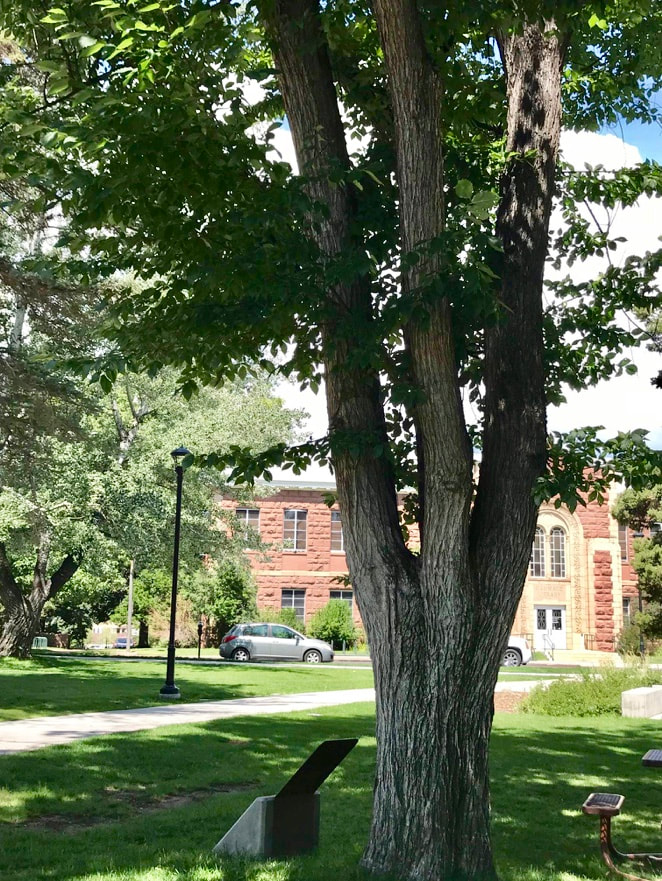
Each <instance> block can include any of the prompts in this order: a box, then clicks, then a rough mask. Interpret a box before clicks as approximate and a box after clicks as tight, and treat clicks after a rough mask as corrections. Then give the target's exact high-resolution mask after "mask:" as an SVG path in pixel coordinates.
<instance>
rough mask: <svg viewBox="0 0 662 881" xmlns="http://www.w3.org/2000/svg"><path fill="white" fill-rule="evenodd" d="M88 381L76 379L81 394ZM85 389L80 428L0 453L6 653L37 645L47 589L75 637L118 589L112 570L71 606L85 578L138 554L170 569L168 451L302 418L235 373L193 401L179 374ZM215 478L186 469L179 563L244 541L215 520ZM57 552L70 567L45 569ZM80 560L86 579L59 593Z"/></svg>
mask: <svg viewBox="0 0 662 881" xmlns="http://www.w3.org/2000/svg"><path fill="white" fill-rule="evenodd" d="M83 388H84V387H83V385H82V383H80V381H79V391H78V396H79V397H82V396H83V394H84V391H83ZM87 400H88V403H89V412H86V411H83V413H82V414H81V416H80V418H79V426H78V428H79V436H78V437H76V438H72V439H71V440H68V441H66V440H59V439H57V438H54V437H52V436H48V435H46V436H44V437H42V438H41V439H40V440H39V442H37V441H36V440H35V439H34V438H33V440H32V441H31V443H32V448H31V449H28V447H27V444H25V445H24V444H23V443H21V444H20V445H19V447H18V449H19V450H20V451H21V456H22V458H19V457H18V455H13V456H12V457H9V455H8V454H7V455H6V456H5V458H4V459H3V461H2V462H0V478H1V479H2V486H3V489H2V492H0V553H1V554H2V556H0V561H2V568H1V569H0V602H1V603H2V606H3V607H4V615H3V617H4V621H3V629H2V632H1V634H0V655H1V654H12V655H19V656H25V655H26V654H27V653H28V652H29V649H30V645H31V643H32V637H33V635H34V633H35V632H36V631H37V630H38V629H39V624H40V618H41V615H42V612H43V611H44V608H45V604H46V602H47V601H49V600H50V601H51V605H50V608H49V609H47V612H48V615H49V618H51V619H57V620H60V621H62V622H63V623H65V624H66V630H67V631H69V632H72V633H74V634H75V635H76V637H77V638H80V637H81V631H82V628H83V626H84V624H85V623H86V622H87V623H88V626H89V617H90V615H91V613H92V609H94V610H95V611H96V613H98V614H101V613H102V610H105V617H107V614H108V612H109V611H110V610H111V609H112V608H113V607H114V606H115V605H116V604H117V602H118V599H119V597H118V595H117V587H116V575H115V576H113V577H109V581H108V583H107V592H108V597H107V599H106V601H103V602H102V601H101V598H100V597H97V598H96V599H95V597H94V596H93V595H91V596H89V597H88V601H87V602H86V603H85V604H84V605H77V611H76V612H74V609H73V608H72V602H74V603H75V601H76V597H79V596H80V594H81V592H82V591H84V589H85V587H86V586H87V587H90V588H94V590H93V594H96V593H97V589H98V586H99V582H98V578H97V577H96V574H95V573H99V572H101V571H104V572H106V573H108V572H109V570H112V569H114V571H115V573H123V575H124V580H126V577H127V574H128V567H129V562H130V561H131V560H133V561H134V564H135V568H136V572H137V573H140V571H141V570H142V569H143V568H145V567H147V568H150V569H154V568H159V567H160V568H161V569H163V570H165V571H169V570H170V566H171V555H172V520H173V505H174V493H173V477H172V460H171V457H170V451H171V450H172V449H174V448H175V447H176V446H179V444H181V442H182V440H183V439H184V438H185V439H186V442H187V443H190V444H191V446H193V447H194V448H195V447H196V446H199V448H202V449H209V448H213V447H216V446H220V448H221V449H222V448H224V447H225V448H226V449H227V448H228V446H229V443H230V440H231V439H234V440H236V441H238V442H240V443H241V444H242V445H244V444H248V445H250V446H251V447H252V448H253V449H254V450H255V451H257V450H259V449H260V448H264V447H268V446H269V445H271V444H272V443H274V441H283V440H284V439H286V438H288V437H290V436H291V432H292V430H293V426H294V425H296V422H297V419H298V418H299V417H298V414H297V413H295V412H293V411H288V410H286V409H284V408H283V407H282V402H280V400H279V399H277V398H274V396H273V394H272V390H271V385H270V383H269V381H268V380H265V379H251V380H237V381H236V382H235V383H234V384H230V385H228V387H227V388H224V389H207V390H205V391H204V392H203V394H201V395H199V396H196V398H195V399H194V400H193V401H191V402H187V401H185V400H183V399H182V397H181V396H179V395H177V393H176V382H175V380H174V377H172V376H170V377H168V376H167V375H162V376H159V377H157V378H155V379H151V380H150V379H148V378H146V377H133V376H129V375H126V376H124V377H122V379H121V380H118V381H117V383H116V384H115V386H114V387H111V388H110V389H109V393H108V395H103V394H102V395H98V394H97V395H96V397H95V398H93V399H91V397H90V392H88V393H87ZM74 406H75V402H72V407H74ZM219 483H220V481H219V478H218V475H217V474H216V473H212V474H210V473H205V472H204V470H200V469H192V470H190V471H189V474H188V476H187V479H186V482H185V491H184V505H183V516H182V565H183V566H184V567H185V568H188V569H189V571H191V572H194V571H196V569H198V568H199V567H200V566H201V565H202V563H201V560H202V557H203V556H207V557H209V559H211V560H215V559H221V557H222V556H225V557H227V556H228V555H230V556H231V555H232V554H235V555H236V554H238V553H239V552H240V547H241V542H240V540H238V539H234V538H232V537H231V536H228V535H227V534H226V533H225V531H223V530H221V529H219V528H218V521H219V518H220V516H221V512H220V509H219V506H218V505H217V503H216V501H215V496H216V493H217V490H218V487H219ZM3 511H4V518H3V517H2V513H3ZM3 527H4V529H3ZM35 554H36V556H37V561H38V564H37V565H38V567H39V569H38V572H39V576H38V577H37V575H35V574H34V573H33V574H30V575H29V578H31V579H32V581H29V580H28V573H29V572H32V569H31V565H32V564H30V560H31V559H33V555H35ZM61 557H63V558H64V561H65V563H66V566H65V568H62V567H61V568H60V569H59V570H57V571H56V573H55V575H54V576H53V577H51V578H49V577H48V565H49V562H48V561H49V559H51V558H55V559H58V558H61ZM81 565H84V567H85V568H84V572H81V576H80V578H79V580H78V582H77V583H75V584H73V585H71V586H70V588H69V590H68V591H67V592H66V593H65V594H64V596H63V597H62V599H61V600H58V599H57V594H58V593H59V592H60V591H61V590H62V589H63V587H64V586H65V584H66V583H67V582H68V581H69V579H70V578H71V577H72V576H73V575H74V573H75V572H76V571H77V570H78V568H79V567H80V566H81ZM35 571H37V570H35ZM42 573H46V574H45V575H44V574H42ZM56 576H57V577H56ZM35 579H37V581H36V582H35ZM29 584H31V587H29V588H28V585H29ZM111 597H114V599H115V602H114V603H111V602H110V598H111ZM139 599H140V596H139ZM83 613H84V614H83ZM139 620H144V615H143V616H142V618H141V619H139Z"/></svg>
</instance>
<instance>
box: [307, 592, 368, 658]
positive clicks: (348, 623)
mask: <svg viewBox="0 0 662 881" xmlns="http://www.w3.org/2000/svg"><path fill="white" fill-rule="evenodd" d="M308 632H309V633H310V635H311V636H314V637H315V638H316V639H323V640H324V641H325V642H328V643H331V645H332V646H333V647H334V648H342V647H343V645H344V644H346V645H348V646H352V645H354V643H355V642H356V627H355V626H354V621H353V620H352V610H351V608H350V607H349V605H348V604H347V603H346V602H345V601H344V600H329V602H328V603H327V604H326V606H323V607H322V608H321V609H320V610H319V611H318V612H315V614H314V615H313V617H312V619H311V621H310V624H309V625H308Z"/></svg>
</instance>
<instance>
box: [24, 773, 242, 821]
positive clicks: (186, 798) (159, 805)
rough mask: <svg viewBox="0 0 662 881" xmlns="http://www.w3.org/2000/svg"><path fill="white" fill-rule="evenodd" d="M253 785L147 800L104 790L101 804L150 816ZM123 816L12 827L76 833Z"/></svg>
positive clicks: (139, 794) (60, 817) (63, 817)
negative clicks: (123, 807)
mask: <svg viewBox="0 0 662 881" xmlns="http://www.w3.org/2000/svg"><path fill="white" fill-rule="evenodd" d="M257 785H258V784H257V781H252V782H250V783H218V784H216V785H214V786H208V787H206V788H205V789H193V790H188V791H185V792H174V793H170V794H168V795H159V796H150V795H148V794H147V793H146V792H144V791H141V790H140V789H136V790H129V789H112V788H110V787H108V788H106V789H104V791H103V794H104V801H105V803H106V804H110V805H111V806H112V805H113V804H128V805H130V806H131V808H132V809H133V811H135V812H136V813H138V814H152V813H155V812H156V811H165V810H168V808H181V807H185V806H186V805H189V804H192V803H193V802H196V801H202V799H205V798H209V796H210V795H215V794H216V793H219V792H245V791H246V790H249V789H255V787H256V786H257ZM124 818H125V815H121V816H120V815H118V816H115V817H113V816H104V817H100V816H94V815H90V816H86V815H81V814H44V815H42V816H40V817H33V818H32V819H30V820H26V821H25V822H24V823H15V824H14V825H15V826H16V828H18V829H37V830H39V831H46V832H76V831H78V830H79V829H87V828H89V827H90V826H101V825H103V824H105V823H115V822H117V821H118V820H121V819H124Z"/></svg>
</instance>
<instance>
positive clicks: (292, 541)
mask: <svg viewBox="0 0 662 881" xmlns="http://www.w3.org/2000/svg"><path fill="white" fill-rule="evenodd" d="M307 520H308V511H301V510H298V509H296V508H286V509H285V512H284V514H283V547H284V548H285V550H287V551H299V552H301V551H305V550H306V525H307Z"/></svg>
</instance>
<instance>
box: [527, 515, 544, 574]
mask: <svg viewBox="0 0 662 881" xmlns="http://www.w3.org/2000/svg"><path fill="white" fill-rule="evenodd" d="M529 575H531V577H532V578H544V577H545V530H544V529H542V528H541V527H540V526H539V527H538V528H537V529H536V535H535V538H534V539H533V547H532V548H531V562H530V563H529Z"/></svg>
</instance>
